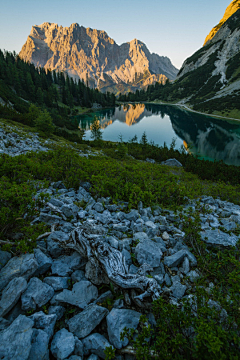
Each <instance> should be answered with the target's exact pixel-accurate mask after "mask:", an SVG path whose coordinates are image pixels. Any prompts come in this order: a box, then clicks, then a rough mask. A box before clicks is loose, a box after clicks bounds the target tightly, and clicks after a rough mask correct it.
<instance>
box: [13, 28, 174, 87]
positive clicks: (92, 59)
mask: <svg viewBox="0 0 240 360" xmlns="http://www.w3.org/2000/svg"><path fill="white" fill-rule="evenodd" d="M19 56H20V57H21V58H22V59H23V60H25V61H29V62H31V63H33V64H34V65H35V66H41V67H44V68H45V69H51V70H56V71H65V72H67V73H68V75H69V76H71V77H73V78H76V79H79V78H80V79H83V80H84V81H85V82H87V81H88V83H89V85H90V86H91V87H98V88H99V90H102V91H112V92H115V93H117V92H125V91H129V90H136V89H140V88H142V87H146V86H147V85H149V84H154V83H155V82H156V81H162V82H163V83H164V82H165V81H166V79H167V78H168V79H170V80H174V79H175V78H176V75H177V73H178V70H177V69H176V68H175V67H174V66H173V65H172V63H171V61H170V59H169V58H167V57H164V56H159V55H157V54H154V53H153V54H151V53H150V52H149V50H148V48H147V47H146V45H145V44H144V43H142V42H141V41H139V40H137V39H134V40H132V41H130V42H128V43H124V44H122V45H120V46H119V45H118V44H116V43H115V41H114V40H113V39H111V38H110V37H109V36H108V34H107V33H106V32H105V31H99V30H94V29H91V28H87V29H86V28H85V27H83V26H79V25H78V24H72V25H71V26H70V27H62V26H58V25H57V24H52V23H46V22H45V23H43V24H41V25H39V26H38V25H34V26H33V27H32V30H31V33H30V35H29V36H28V38H27V41H26V43H25V44H24V45H23V47H22V50H21V52H20V54H19Z"/></svg>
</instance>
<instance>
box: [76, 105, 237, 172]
mask: <svg viewBox="0 0 240 360" xmlns="http://www.w3.org/2000/svg"><path fill="white" fill-rule="evenodd" d="M96 117H97V119H98V120H99V122H100V125H101V129H102V133H103V134H102V135H103V136H102V139H103V140H108V141H114V142H118V141H120V139H122V141H124V142H126V141H129V140H131V139H133V138H134V136H135V135H136V136H137V139H138V142H139V141H140V140H141V137H142V135H143V133H144V132H145V133H146V135H147V139H148V141H149V142H154V144H155V145H159V146H163V145H164V143H165V144H166V145H167V146H168V147H169V146H170V145H171V143H172V141H173V139H174V141H175V148H176V149H180V148H181V147H182V146H184V148H185V149H186V151H189V152H191V153H192V154H194V155H197V156H198V157H199V158H201V159H207V160H211V161H214V160H217V161H221V160H222V161H223V162H224V163H226V164H229V165H237V166H239V165H240V121H239V122H238V121H230V120H222V119H220V118H213V117H210V116H205V115H201V114H197V113H193V112H189V111H187V110H182V109H180V108H179V107H177V106H171V105H155V104H128V105H121V106H119V107H116V108H111V109H101V110H97V111H92V112H89V113H85V114H82V115H78V116H75V117H74V122H75V123H76V122H77V123H79V128H80V129H83V130H85V136H84V139H85V140H91V130H90V127H91V124H92V123H93V122H94V119H95V118H96Z"/></svg>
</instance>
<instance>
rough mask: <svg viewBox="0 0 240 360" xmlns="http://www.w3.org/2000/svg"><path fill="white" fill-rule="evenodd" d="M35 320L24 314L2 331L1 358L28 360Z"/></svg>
mask: <svg viewBox="0 0 240 360" xmlns="http://www.w3.org/2000/svg"><path fill="white" fill-rule="evenodd" d="M32 327H33V321H32V320H31V319H29V318H28V317H26V316H24V315H19V316H18V318H17V319H16V320H14V321H13V323H12V324H11V325H10V326H9V327H8V328H7V329H5V330H3V331H2V332H0V358H1V359H5V360H28V358H29V354H30V350H31V339H32V334H33V329H32Z"/></svg>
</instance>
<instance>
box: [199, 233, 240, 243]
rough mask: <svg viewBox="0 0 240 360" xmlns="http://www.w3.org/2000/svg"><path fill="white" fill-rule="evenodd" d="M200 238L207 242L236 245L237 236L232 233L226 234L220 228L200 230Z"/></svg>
mask: <svg viewBox="0 0 240 360" xmlns="http://www.w3.org/2000/svg"><path fill="white" fill-rule="evenodd" d="M201 237H202V240H203V241H205V242H206V243H207V244H212V245H222V246H236V244H237V242H238V237H237V236H236V235H234V234H231V235H228V234H225V233H224V232H223V231H220V230H217V229H216V230H206V231H202V232H201Z"/></svg>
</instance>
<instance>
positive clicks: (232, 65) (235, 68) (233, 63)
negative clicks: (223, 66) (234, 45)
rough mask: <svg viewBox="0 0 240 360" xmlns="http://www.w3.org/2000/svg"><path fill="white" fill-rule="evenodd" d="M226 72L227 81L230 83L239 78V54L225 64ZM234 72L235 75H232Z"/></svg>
mask: <svg viewBox="0 0 240 360" xmlns="http://www.w3.org/2000/svg"><path fill="white" fill-rule="evenodd" d="M227 65H228V67H227V71H226V77H227V79H230V78H231V77H232V79H231V81H234V80H237V79H239V77H240V54H239V53H238V54H236V55H235V56H234V57H232V58H231V59H229V60H228V62H227ZM235 72H236V74H234V73H235Z"/></svg>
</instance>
